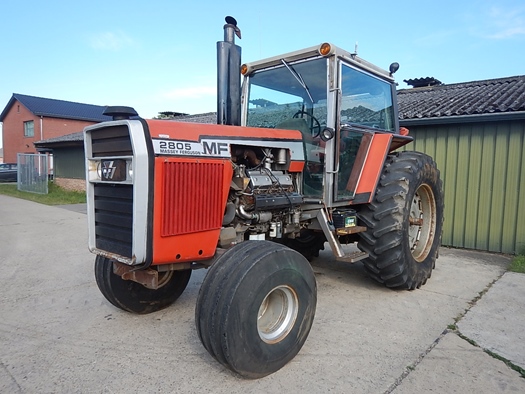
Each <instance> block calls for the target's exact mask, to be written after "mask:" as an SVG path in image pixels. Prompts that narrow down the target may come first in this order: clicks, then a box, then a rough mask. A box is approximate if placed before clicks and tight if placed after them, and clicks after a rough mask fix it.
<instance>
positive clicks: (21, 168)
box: [18, 153, 48, 194]
mask: <svg viewBox="0 0 525 394" xmlns="http://www.w3.org/2000/svg"><path fill="white" fill-rule="evenodd" d="M47 174H48V166H47V156H46V155H41V154H28V153H19V154H18V190H21V191H24V192H30V193H38V194H47V193H48V189H47V178H48V175H47Z"/></svg>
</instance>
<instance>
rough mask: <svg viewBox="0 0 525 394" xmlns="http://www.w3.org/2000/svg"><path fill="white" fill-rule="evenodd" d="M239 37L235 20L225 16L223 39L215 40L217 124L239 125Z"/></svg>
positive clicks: (239, 32) (239, 33)
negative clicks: (237, 43) (236, 43)
mask: <svg viewBox="0 0 525 394" xmlns="http://www.w3.org/2000/svg"><path fill="white" fill-rule="evenodd" d="M235 36H237V37H239V39H240V38H241V31H240V30H239V28H238V27H237V21H236V20H235V18H233V17H231V16H227V17H226V24H225V25H224V41H219V42H217V124H226V125H232V126H240V125H241V71H240V69H241V47H240V46H238V45H235Z"/></svg>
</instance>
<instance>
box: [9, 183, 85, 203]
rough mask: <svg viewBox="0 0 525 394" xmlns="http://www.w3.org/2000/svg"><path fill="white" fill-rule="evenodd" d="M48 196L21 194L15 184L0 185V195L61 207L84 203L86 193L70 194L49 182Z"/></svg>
mask: <svg viewBox="0 0 525 394" xmlns="http://www.w3.org/2000/svg"><path fill="white" fill-rule="evenodd" d="M48 190H49V192H48V194H36V193H28V192H22V191H19V190H18V189H17V185H16V183H13V184H0V194H4V195H6V196H11V197H16V198H23V199H24V200H30V201H34V202H38V203H40V204H46V205H63V204H80V203H85V202H86V193H84V192H71V191H68V190H65V189H62V188H61V187H59V186H57V185H56V184H54V183H53V182H49V185H48Z"/></svg>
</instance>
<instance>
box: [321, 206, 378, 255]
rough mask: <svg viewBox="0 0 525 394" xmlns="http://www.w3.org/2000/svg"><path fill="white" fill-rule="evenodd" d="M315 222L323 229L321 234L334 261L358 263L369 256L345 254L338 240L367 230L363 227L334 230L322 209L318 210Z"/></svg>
mask: <svg viewBox="0 0 525 394" xmlns="http://www.w3.org/2000/svg"><path fill="white" fill-rule="evenodd" d="M317 221H318V222H319V225H320V226H321V228H322V229H323V232H324V234H325V235H326V240H327V241H328V243H329V244H330V248H331V249H332V251H333V252H334V255H335V259H336V260H337V261H345V262H347V263H357V262H358V261H361V260H363V259H366V258H367V257H368V256H369V255H368V253H366V252H361V251H356V252H352V253H345V251H344V250H343V247H342V246H341V243H340V242H339V238H338V237H339V236H341V235H349V234H357V233H360V232H363V231H366V230H367V228H366V227H365V226H353V227H343V228H335V229H334V228H333V226H332V225H331V223H330V220H329V219H328V215H327V213H326V211H325V210H324V209H320V210H319V212H318V213H317Z"/></svg>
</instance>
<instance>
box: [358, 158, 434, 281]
mask: <svg viewBox="0 0 525 394" xmlns="http://www.w3.org/2000/svg"><path fill="white" fill-rule="evenodd" d="M443 209H444V206H443V191H442V182H441V179H440V177H439V170H438V169H437V167H436V163H435V162H434V161H433V160H432V158H431V157H430V156H427V155H425V154H423V153H420V152H409V151H406V152H399V153H396V154H393V155H389V156H388V157H387V160H386V163H385V167H384V169H383V173H382V175H381V178H380V181H379V185H378V188H377V191H376V194H375V196H374V199H373V201H372V202H371V203H370V204H368V205H364V206H363V207H362V209H361V210H360V211H359V213H358V216H359V219H360V220H361V221H362V222H363V223H364V224H365V225H366V226H367V228H368V230H367V231H366V232H363V233H360V234H359V235H360V241H359V243H358V247H359V249H361V250H362V251H364V252H367V253H368V254H369V257H368V258H367V259H365V260H364V265H365V269H366V271H367V272H368V274H369V275H370V276H371V277H372V278H374V279H375V280H377V281H378V282H380V283H384V284H385V285H386V286H388V287H393V288H404V289H409V290H413V289H416V288H419V287H421V286H422V285H424V284H425V283H426V281H427V279H428V278H429V277H430V275H431V274H432V269H433V268H434V267H435V262H436V258H437V253H438V248H439V244H440V242H441V232H442V228H443Z"/></svg>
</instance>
